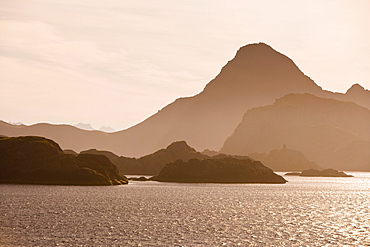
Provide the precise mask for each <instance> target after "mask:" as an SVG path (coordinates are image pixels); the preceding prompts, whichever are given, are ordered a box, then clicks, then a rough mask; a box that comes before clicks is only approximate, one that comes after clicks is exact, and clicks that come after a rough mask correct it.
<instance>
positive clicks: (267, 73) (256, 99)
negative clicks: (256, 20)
mask: <svg viewBox="0 0 370 247" xmlns="http://www.w3.org/2000/svg"><path fill="white" fill-rule="evenodd" d="M291 93H294V94H295V95H301V96H296V97H306V96H302V95H304V94H306V93H308V94H310V95H315V96H316V97H320V98H330V99H335V100H337V101H338V100H340V101H349V102H354V103H356V104H357V105H358V106H362V107H363V108H364V109H365V108H367V109H370V91H369V90H366V89H364V88H363V87H362V86H361V85H359V84H355V85H353V86H352V87H351V88H350V89H348V91H347V92H346V93H345V94H342V93H333V92H330V91H325V90H323V89H322V88H321V87H319V86H318V85H317V84H316V83H315V82H314V81H313V80H312V79H310V78H309V77H308V76H306V75H305V74H304V73H303V72H302V71H301V70H300V69H299V68H298V67H297V66H296V65H295V63H294V62H293V61H292V60H291V59H290V58H288V57H287V56H285V55H283V54H281V53H279V52H277V51H276V50H274V49H273V48H271V47H270V46H269V45H266V44H264V43H258V44H249V45H246V46H243V47H241V48H240V49H239V50H238V51H237V53H236V55H235V57H234V58H233V59H232V60H230V61H229V62H228V63H227V64H226V65H225V66H224V67H223V68H222V70H221V71H220V73H219V74H218V75H217V76H216V77H215V78H214V79H213V80H211V81H210V82H209V83H208V84H207V85H206V87H205V88H204V90H203V91H202V92H200V93H199V94H197V95H195V96H192V97H186V98H179V99H177V100H176V101H174V102H173V103H171V104H169V105H167V106H166V107H164V108H163V109H161V110H160V111H158V112H157V113H156V114H154V115H152V116H151V117H149V118H147V119H146V120H144V121H143V122H141V123H139V124H137V125H135V126H133V127H131V128H129V129H126V130H123V131H118V132H114V133H104V132H101V131H85V130H80V129H78V128H75V127H72V126H68V125H51V124H42V123H41V124H35V125H31V126H24V125H23V126H15V125H11V124H7V123H5V122H0V134H1V135H5V136H19V135H38V136H44V137H47V138H50V139H53V140H55V141H57V142H58V143H59V144H60V145H61V147H62V148H63V149H73V150H75V151H77V152H80V151H82V150H86V149H91V148H95V149H100V150H109V151H112V152H114V153H116V154H118V155H124V156H131V157H140V156H143V155H146V154H149V153H153V152H155V151H156V150H159V149H162V148H164V147H166V146H168V145H169V144H170V143H172V142H174V141H178V140H185V141H186V142H187V143H189V145H191V146H192V147H194V148H195V149H196V150H203V149H211V150H220V149H221V148H222V147H223V148H222V150H228V152H230V153H239V151H237V150H231V149H229V148H228V145H226V144H224V142H225V140H226V139H227V138H228V137H230V136H231V135H232V134H233V133H234V131H235V129H236V128H237V126H238V125H239V124H240V123H241V121H242V119H243V115H244V114H245V113H246V112H247V111H248V110H250V109H252V108H256V107H261V106H266V105H271V104H273V103H274V102H275V100H276V99H278V98H282V97H283V96H285V95H287V94H291ZM290 97H291V96H290ZM296 100H297V101H299V99H296ZM352 105H354V104H353V103H352ZM363 111H365V110H363ZM327 114H329V113H327ZM319 128H325V126H316V129H319ZM294 131H298V130H294ZM302 131H304V133H306V131H311V132H312V131H315V128H310V129H307V128H306V129H304V130H303V129H302ZM322 131H323V130H322ZM322 131H321V132H320V133H322ZM311 132H307V135H308V133H311ZM335 133H341V135H342V134H343V135H344V136H341V137H340V138H347V139H348V140H349V139H351V138H352V139H351V140H353V141H355V140H360V139H361V138H360V139H359V138H357V137H355V136H356V135H357V134H356V133H347V132H346V133H345V134H344V132H342V131H341V130H338V128H330V132H328V133H327V135H335ZM338 138H339V137H338ZM364 140H367V139H364ZM343 143H344V142H343ZM345 143H346V144H348V145H349V143H350V142H345ZM283 144H284V143H279V146H275V145H270V146H269V148H271V149H269V150H267V148H266V149H263V150H255V149H251V150H249V151H248V153H251V152H260V151H261V152H267V153H268V152H270V151H271V150H272V149H276V148H279V147H281V146H282V145H283ZM289 147H290V146H289ZM341 147H342V146H341ZM341 147H339V145H338V146H337V147H336V148H341ZM292 148H295V147H293V146H292ZM297 150H299V151H302V152H303V153H304V154H305V155H306V156H307V157H308V158H310V159H311V157H313V156H314V155H316V154H315V153H314V152H311V153H308V154H306V153H305V152H304V151H303V150H301V149H297ZM332 152H335V150H332ZM244 153H245V152H244V151H243V154H244ZM317 159H320V160H321V159H322V160H324V157H323V156H322V155H321V156H320V158H317V157H314V158H313V159H312V160H314V161H316V160H317ZM326 159H328V158H327V157H326Z"/></svg>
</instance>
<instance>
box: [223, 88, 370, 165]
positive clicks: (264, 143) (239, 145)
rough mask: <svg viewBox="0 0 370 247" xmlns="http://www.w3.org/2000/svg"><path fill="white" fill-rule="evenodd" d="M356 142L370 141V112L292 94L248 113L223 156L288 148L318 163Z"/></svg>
mask: <svg viewBox="0 0 370 247" xmlns="http://www.w3.org/2000/svg"><path fill="white" fill-rule="evenodd" d="M356 140H370V110H369V109H367V108H365V107H361V106H359V105H357V104H355V103H352V102H343V101H338V100H334V99H326V98H319V97H316V96H313V95H310V94H289V95H286V96H285V97H283V98H280V99H278V100H276V101H275V103H274V104H273V105H269V106H264V107H258V108H254V109H251V110H249V111H248V112H247V113H246V114H245V115H244V117H243V120H242V122H241V123H240V124H239V126H238V127H237V128H236V130H235V132H234V133H233V134H232V135H231V136H230V137H229V138H228V139H227V140H226V141H225V144H224V146H223V148H222V149H221V152H224V153H231V154H244V155H246V154H249V153H254V152H265V153H266V152H270V151H271V150H273V149H276V148H279V147H281V146H283V145H284V144H286V145H287V146H288V147H290V148H292V149H296V150H299V151H301V152H302V153H303V154H305V155H306V157H307V158H308V159H310V160H313V161H315V162H318V161H323V160H324V159H327V157H330V156H331V155H333V154H334V153H335V152H336V151H337V150H338V149H340V148H342V147H344V146H345V145H348V144H350V143H352V142H354V141H356ZM318 164H319V165H320V166H332V167H336V166H335V164H333V163H325V164H321V163H320V162H319V163H318Z"/></svg>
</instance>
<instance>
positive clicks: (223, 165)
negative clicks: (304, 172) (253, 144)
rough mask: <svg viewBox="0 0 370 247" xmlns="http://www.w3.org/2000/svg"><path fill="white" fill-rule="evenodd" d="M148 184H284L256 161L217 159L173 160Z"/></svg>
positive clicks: (281, 179)
mask: <svg viewBox="0 0 370 247" xmlns="http://www.w3.org/2000/svg"><path fill="white" fill-rule="evenodd" d="M151 180H155V181H159V182H179V183H280V184H282V183H286V182H287V181H286V180H285V179H284V178H283V177H281V176H279V175H277V174H275V173H274V172H273V171H272V170H271V169H270V168H268V167H266V166H264V165H263V164H262V163H261V162H259V161H254V160H251V159H237V158H234V157H225V158H221V159H190V160H189V161H182V160H177V161H175V162H173V163H169V164H167V165H166V166H165V167H164V168H163V169H162V170H161V172H160V173H159V175H158V176H155V177H153V178H151Z"/></svg>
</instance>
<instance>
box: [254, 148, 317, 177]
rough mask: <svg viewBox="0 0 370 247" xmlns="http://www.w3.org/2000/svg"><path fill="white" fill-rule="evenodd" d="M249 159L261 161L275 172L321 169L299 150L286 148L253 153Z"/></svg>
mask: <svg viewBox="0 0 370 247" xmlns="http://www.w3.org/2000/svg"><path fill="white" fill-rule="evenodd" d="M248 156H249V157H251V158H253V159H255V160H259V161H261V162H262V163H263V164H264V165H265V166H267V167H269V168H271V169H272V170H273V171H302V170H306V169H310V168H314V169H318V168H320V167H319V166H318V165H317V164H316V163H315V162H312V161H310V160H308V159H307V158H306V157H305V156H304V154H302V153H301V152H299V151H297V150H293V149H289V148H286V147H285V146H284V147H283V148H282V149H274V150H272V151H271V152H270V153H268V154H267V153H251V154H249V155H248Z"/></svg>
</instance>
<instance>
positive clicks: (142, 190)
mask: <svg viewBox="0 0 370 247" xmlns="http://www.w3.org/2000/svg"><path fill="white" fill-rule="evenodd" d="M350 174H353V175H355V176H356V177H354V178H302V177H286V179H287V180H289V182H288V183H287V184H285V185H272V184H244V185H243V184H238V185H232V184H187V185H184V184H175V183H159V182H131V184H130V185H127V186H114V187H78V186H66V187H63V186H30V185H29V186H27V185H0V191H1V193H0V206H1V207H0V211H1V212H0V222H1V225H0V237H1V238H0V245H1V246H58V245H60V246H140V245H141V246H204V245H205V246H238V245H239V246H335V245H350V246H361V245H362V246H369V245H370V212H369V209H368V205H369V204H370V192H369V189H370V173H350Z"/></svg>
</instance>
